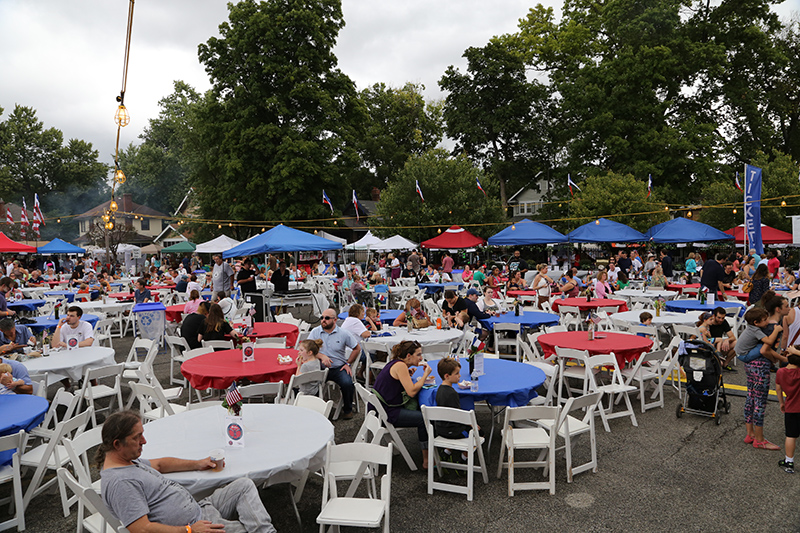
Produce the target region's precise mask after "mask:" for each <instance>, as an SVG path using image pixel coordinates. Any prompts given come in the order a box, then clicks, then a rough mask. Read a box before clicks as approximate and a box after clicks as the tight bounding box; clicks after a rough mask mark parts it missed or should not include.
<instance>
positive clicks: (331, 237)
mask: <svg viewBox="0 0 800 533" xmlns="http://www.w3.org/2000/svg"><path fill="white" fill-rule="evenodd" d="M317 235H318V236H320V237H322V238H323V239H328V240H329V241H336V242H339V243H342V244H347V239H342V238H341V237H337V236H336V235H331V234H330V233H328V232H327V231H320V232H319V233H317Z"/></svg>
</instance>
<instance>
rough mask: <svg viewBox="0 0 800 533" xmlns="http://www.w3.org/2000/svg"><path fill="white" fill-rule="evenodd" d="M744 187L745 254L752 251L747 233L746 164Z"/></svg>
mask: <svg viewBox="0 0 800 533" xmlns="http://www.w3.org/2000/svg"><path fill="white" fill-rule="evenodd" d="M743 174H744V189H743V190H742V211H743V212H744V241H743V242H744V254H743V255H744V256H745V257H747V255H748V254H749V253H750V246H749V245H748V236H749V234H748V233H747V165H745V166H744V172H743Z"/></svg>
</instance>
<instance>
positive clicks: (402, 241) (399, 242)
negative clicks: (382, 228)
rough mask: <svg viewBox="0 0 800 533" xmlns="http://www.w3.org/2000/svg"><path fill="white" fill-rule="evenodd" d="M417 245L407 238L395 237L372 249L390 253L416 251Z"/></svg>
mask: <svg viewBox="0 0 800 533" xmlns="http://www.w3.org/2000/svg"><path fill="white" fill-rule="evenodd" d="M417 246H418V245H417V243H415V242H412V241H409V240H408V239H406V238H405V237H402V236H400V235H395V236H393V237H389V238H388V239H386V240H383V241H381V242H380V243H379V244H377V245H375V246H373V247H372V249H373V250H377V251H380V252H389V251H392V250H416V249H417Z"/></svg>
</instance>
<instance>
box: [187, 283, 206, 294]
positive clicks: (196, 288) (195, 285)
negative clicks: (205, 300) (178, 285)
mask: <svg viewBox="0 0 800 533" xmlns="http://www.w3.org/2000/svg"><path fill="white" fill-rule="evenodd" d="M192 291H197V292H199V293H202V292H203V286H202V285H200V284H199V283H197V282H196V281H190V282H189V283H187V284H186V294H192Z"/></svg>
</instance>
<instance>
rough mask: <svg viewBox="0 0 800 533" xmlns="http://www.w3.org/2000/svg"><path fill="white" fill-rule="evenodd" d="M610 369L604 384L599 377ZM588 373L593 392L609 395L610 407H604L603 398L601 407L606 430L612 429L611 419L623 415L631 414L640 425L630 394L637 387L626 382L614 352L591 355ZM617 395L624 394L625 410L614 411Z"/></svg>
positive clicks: (600, 410) (636, 423) (632, 419)
mask: <svg viewBox="0 0 800 533" xmlns="http://www.w3.org/2000/svg"><path fill="white" fill-rule="evenodd" d="M609 370H610V371H611V372H610V375H609V381H608V382H607V383H605V384H604V383H603V382H602V381H600V379H599V378H600V377H601V376H602V375H603V374H606V375H608V374H609ZM586 374H587V376H588V378H589V389H590V390H591V391H592V392H602V393H603V394H607V395H608V408H607V409H604V408H603V405H602V399H601V400H600V409H599V413H600V418H601V419H602V420H603V427H605V429H606V431H609V432H610V431H611V428H610V427H609V425H608V421H609V420H612V419H614V418H620V417H623V416H630V417H631V423H632V424H633V425H634V426H637V427H638V425H639V423H638V422H636V413H635V412H634V411H633V406H632V405H631V398H630V396H629V394H630V393H631V392H634V391H636V387H634V386H633V385H626V384H625V382H624V381H623V379H622V372H620V370H619V366H617V358H616V357H615V356H614V354H613V353H610V354H599V355H593V356H591V357H589V359H588V360H587V361H586ZM617 395H620V396H622V397H623V399H624V400H625V406H626V407H627V409H626V410H625V411H618V412H614V405H615V404H616V396H617Z"/></svg>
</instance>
